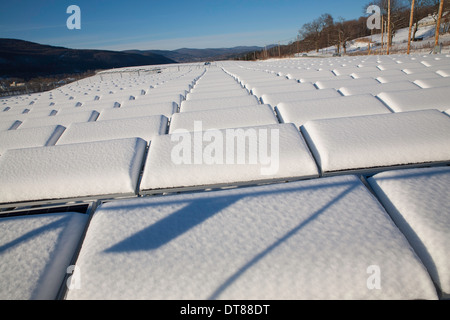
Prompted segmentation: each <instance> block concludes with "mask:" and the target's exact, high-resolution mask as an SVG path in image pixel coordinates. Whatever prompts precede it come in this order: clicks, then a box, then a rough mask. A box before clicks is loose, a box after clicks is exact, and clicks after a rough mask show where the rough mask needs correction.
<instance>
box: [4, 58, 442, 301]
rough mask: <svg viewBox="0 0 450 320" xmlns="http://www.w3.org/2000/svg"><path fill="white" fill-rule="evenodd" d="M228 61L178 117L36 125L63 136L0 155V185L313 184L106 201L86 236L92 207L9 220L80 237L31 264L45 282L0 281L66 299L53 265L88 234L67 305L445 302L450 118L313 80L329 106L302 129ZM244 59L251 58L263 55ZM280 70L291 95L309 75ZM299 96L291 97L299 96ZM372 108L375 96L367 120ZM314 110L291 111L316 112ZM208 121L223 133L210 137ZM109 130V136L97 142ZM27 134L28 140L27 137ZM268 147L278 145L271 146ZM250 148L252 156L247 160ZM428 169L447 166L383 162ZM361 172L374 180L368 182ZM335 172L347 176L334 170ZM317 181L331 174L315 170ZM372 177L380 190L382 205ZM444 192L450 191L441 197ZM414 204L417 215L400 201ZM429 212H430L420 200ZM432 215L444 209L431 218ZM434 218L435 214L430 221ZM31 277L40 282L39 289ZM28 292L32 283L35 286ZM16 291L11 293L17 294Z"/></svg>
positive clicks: (69, 188) (65, 193)
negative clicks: (374, 275) (247, 85)
mask: <svg viewBox="0 0 450 320" xmlns="http://www.w3.org/2000/svg"><path fill="white" fill-rule="evenodd" d="M222 66H223V70H225V71H226V72H224V71H223V70H222V69H219V68H218V69H215V68H210V69H209V70H208V71H207V72H206V73H204V74H203V76H202V77H200V78H198V80H196V81H195V86H194V87H193V88H192V89H191V90H190V91H189V93H188V94H186V100H184V101H181V103H180V106H179V111H180V112H179V113H175V114H174V115H172V116H171V117H169V116H163V115H161V114H160V115H156V116H151V117H146V118H145V117H143V118H142V119H136V117H134V119H128V120H125V119H122V120H121V121H124V122H123V123H122V124H120V123H121V122H120V121H116V120H114V121H113V120H108V121H106V120H105V121H95V122H86V123H71V124H70V125H68V127H67V128H66V129H65V130H64V128H61V127H57V126H55V127H47V128H45V130H47V131H46V132H45V133H44V131H45V130H44V128H39V130H42V133H40V134H42V140H41V141H47V142H48V141H50V142H48V143H47V144H48V145H50V144H56V145H55V146H52V147H51V148H42V147H40V148H26V149H20V150H9V151H6V152H5V153H4V154H2V156H0V170H1V173H2V175H1V176H2V177H3V173H5V177H6V178H7V180H6V181H8V183H6V184H3V183H2V186H1V187H2V188H3V189H2V190H1V192H0V194H1V195H2V196H3V197H4V199H5V198H7V197H9V198H7V200H3V201H6V202H4V204H5V203H7V204H6V206H11V202H13V203H15V204H14V205H17V204H18V203H22V204H23V203H29V204H37V203H39V201H40V200H44V199H45V201H44V202H46V201H48V200H55V201H61V200H63V201H68V200H73V199H77V198H79V197H81V198H90V197H93V198H94V199H109V198H115V197H129V196H132V197H133V196H134V195H136V194H142V195H144V194H148V193H152V194H153V193H161V192H173V191H189V190H193V189H200V190H205V189H207V188H215V187H221V186H226V187H231V186H238V185H243V184H254V185H256V184H261V183H267V182H284V181H289V180H304V181H299V182H290V183H282V184H270V185H267V186H257V187H249V188H236V189H233V190H221V191H212V192H206V193H204V192H201V193H190V192H183V193H182V194H180V195H165V196H163V197H143V198H137V199H127V200H123V201H112V202H109V203H105V204H102V205H101V206H100V207H99V209H98V210H96V211H95V214H94V216H93V220H92V221H90V223H89V228H88V229H87V234H86V237H84V236H83V232H84V230H85V227H86V226H87V217H85V216H83V215H78V214H56V215H46V217H45V218H44V217H42V218H35V219H33V217H16V218H15V219H14V220H13V219H11V220H9V219H5V220H4V221H5V222H4V223H5V224H10V225H11V226H12V227H11V229H10V230H14V228H17V229H18V231H16V234H23V237H22V238H23V239H27V238H32V237H33V235H31V234H29V233H27V232H29V231H27V230H41V229H42V230H44V229H45V230H47V231H46V232H45V233H46V234H49V235H50V234H51V235H53V237H54V239H57V238H59V237H61V236H62V235H64V237H66V239H67V241H64V245H61V244H59V242H58V241H57V240H54V242H51V241H50V243H53V245H54V246H55V248H57V249H55V250H54V251H53V252H54V253H52V254H50V256H48V257H47V259H45V258H44V259H42V260H44V261H51V260H53V257H55V256H58V257H59V258H60V260H59V259H58V263H59V264H58V263H52V264H49V263H48V262H47V264H42V265H41V264H36V265H35V266H34V268H35V269H36V270H35V271H36V272H37V273H38V274H39V271H40V272H41V273H40V277H39V278H40V279H44V280H42V282H38V283H36V281H34V282H33V280H32V279H33V275H30V274H29V273H27V275H28V277H29V278H26V277H24V275H22V276H20V272H19V271H23V270H18V271H17V273H15V271H14V272H13V271H12V270H13V269H14V268H9V269H10V270H9V271H8V272H6V273H5V274H8V275H11V274H13V276H11V277H9V278H8V279H6V280H5V281H2V283H8V284H18V283H20V284H21V285H23V286H24V287H26V286H27V285H28V286H30V287H28V288H24V289H23V291H21V290H20V288H19V289H16V291H15V292H17V293H18V294H19V295H20V293H22V294H23V296H26V295H27V294H29V296H31V297H43V296H44V297H45V296H47V297H48V296H52V294H53V296H54V294H55V292H56V291H57V290H58V289H59V286H60V285H61V283H62V281H63V276H64V274H63V273H61V277H59V278H58V277H54V278H53V279H52V280H51V281H50V280H49V279H48V278H46V277H45V276H42V274H44V275H49V274H54V272H52V273H48V272H47V271H48V270H50V271H53V270H58V269H60V270H63V268H64V265H68V264H69V262H68V261H70V257H72V255H73V253H74V252H76V250H77V249H76V244H77V243H78V240H79V239H80V238H84V242H83V248H82V251H81V253H80V255H79V259H78V261H77V266H78V267H80V268H81V270H82V279H83V281H82V284H81V288H74V290H70V291H69V292H68V294H67V298H68V299H77V298H81V299H86V298H100V299H105V298H127V299H132V298H137V299H140V298H143V297H144V298H149V299H151V298H155V299H167V298H169V299H170V298H175V299H176V298H182V299H184V298H188V299H189V298H191V299H192V298H193V299H198V298H200V299H202V298H229V299H236V298H237V299H239V298H246V297H249V296H251V297H254V298H255V299H260V298H268V299H279V298H286V299H302V298H306V299H310V298H319V299H324V298H336V297H337V298H344V297H346V298H356V299H360V298H374V299H377V298H385V299H390V298H392V299H397V298H401V299H433V298H436V297H437V295H436V289H435V287H434V285H433V282H434V283H435V284H436V287H437V288H438V289H439V290H441V291H443V292H444V296H445V294H448V292H449V290H448V285H447V283H449V282H448V280H447V279H448V272H447V270H449V268H448V259H446V258H445V257H446V253H445V245H444V246H441V245H435V244H434V243H435V242H433V241H432V240H433V238H435V239H436V238H437V240H438V242H442V239H444V241H445V239H446V232H447V231H446V229H445V228H443V229H442V224H441V223H439V221H440V219H442V216H440V215H439V214H440V212H442V210H444V212H448V210H447V211H445V210H446V209H445V205H446V203H447V202H446V200H445V197H446V193H445V190H447V187H448V181H449V179H448V174H449V170H448V167H447V166H439V165H445V164H448V160H449V159H450V156H449V154H448V149H449V148H448V146H449V145H450V141H449V137H450V134H449V127H450V126H449V122H448V121H450V119H449V118H448V116H447V115H446V114H445V113H443V112H440V110H419V111H414V112H402V113H392V112H391V111H390V110H389V109H388V108H386V106H385V105H383V106H381V105H379V104H378V105H376V104H375V102H374V101H375V100H376V98H373V99H369V96H368V95H366V96H359V99H361V100H360V101H359V103H358V101H357V99H356V98H354V97H342V96H341V95H340V94H339V93H338V95H337V96H335V98H327V100H321V99H319V98H320V97H321V96H320V92H323V90H325V89H317V87H313V88H311V87H310V89H311V90H308V91H311V97H312V99H313V100H310V102H308V103H307V104H308V105H309V104H313V103H319V104H322V107H321V108H322V110H323V111H322V112H321V113H320V114H317V115H316V116H311V118H309V119H306V121H304V122H303V121H301V122H299V124H297V123H296V124H295V125H293V124H289V123H286V124H283V123H279V120H285V119H286V118H287V116H288V114H287V113H286V112H284V113H283V111H282V103H278V102H277V103H276V104H273V105H272V104H264V103H262V102H264V101H261V97H262V95H261V97H259V96H255V95H250V94H249V92H248V89H244V88H243V87H242V86H241V84H240V83H243V81H244V80H239V79H237V77H236V75H237V72H236V71H240V72H242V71H243V69H242V68H241V66H239V65H236V64H234V63H229V64H228V63H224V64H223V65H222ZM242 66H249V67H254V65H253V64H250V63H249V64H242ZM246 71H248V73H246V74H245V77H244V76H243V78H242V79H244V78H246V79H247V80H251V78H254V79H253V80H255V79H258V78H259V79H261V78H263V75H262V74H263V72H262V71H260V70H254V69H252V70H246ZM230 75H231V76H230ZM252 76H254V77H252ZM270 76H272V79H273V80H274V81H269V82H270V83H272V85H274V82H280V83H283V85H279V86H278V87H279V90H280V91H282V90H283V88H284V86H286V87H289V90H290V89H291V85H292V84H294V85H301V83H300V84H299V83H296V82H295V81H293V80H292V81H291V80H289V79H286V78H285V77H283V76H281V77H280V76H277V74H271V75H270ZM272 79H271V80H272ZM275 79H276V80H275ZM236 80H239V83H238V82H237V81H236ZM354 80H356V79H354ZM269 82H268V83H269ZM258 85H259V86H260V87H261V84H260V83H258ZM272 85H269V86H267V90H269V88H271V87H272ZM255 88H256V87H255ZM294 88H295V86H294ZM330 89H333V90H335V91H336V92H337V90H336V89H335V88H330ZM286 90H287V89H286ZM419 90H420V91H421V90H425V89H420V88H419ZM252 92H253V91H252ZM261 92H264V90H262V91H261ZM286 92H287V93H285V95H286V97H287V96H289V92H290V91H286ZM313 92H314V94H313ZM255 93H256V92H255ZM372 97H373V96H372ZM350 98H352V99H355V100H354V109H352V108H351V107H350V108H349V110H348V111H347V112H348V113H346V114H343V113H341V114H340V115H341V117H336V116H332V115H333V113H332V112H336V109H338V108H339V106H341V107H344V106H346V103H344V102H343V101H344V100H346V101H350ZM248 99H250V100H248ZM364 99H365V100H364ZM305 101H306V100H305ZM341 101H342V102H341ZM288 102H289V101H288ZM288 102H285V104H287V103H288ZM366 102H367V104H368V105H369V106H368V107H367V109H366V110H365V112H363V113H362V114H361V113H360V111H359V110H361V108H364V106H365V105H366ZM377 102H379V101H377ZM289 103H292V104H295V103H299V104H301V103H304V104H306V102H304V101H290V102H289ZM349 104H350V102H349ZM358 105H359V109H358V110H356V109H357V107H358ZM333 106H334V108H333ZM148 107H149V108H147V109H151V106H150V105H149V106H148ZM381 107H383V108H385V109H382V108H381ZM318 108H320V107H318ZM303 109H304V108H303V107H302V108H300V107H298V108H296V109H295V110H294V111H297V110H298V112H305V111H304V110H303ZM425 109H427V108H425ZM80 110H81V108H80ZM112 110H117V111H119V110H121V111H122V112H123V113H122V115H121V116H119V115H118V118H122V117H125V116H126V113H131V110H132V108H128V109H127V108H125V107H123V108H122V107H121V108H116V109H112ZM127 110H128V112H126V111H127ZM286 110H287V109H286ZM373 110H377V111H373ZM380 110H383V112H381V111H380ZM314 111H316V112H318V111H319V110H314ZM379 111H380V112H379ZM386 111H387V112H386ZM310 112H312V111H310ZM102 113H103V112H101V113H100V115H101V114H102ZM338 113H339V112H338ZM136 114H137V113H136ZM307 115H308V114H307ZM330 115H331V116H330ZM328 118H333V119H328ZM99 120H100V119H99ZM285 122H288V121H286V120H285ZM300 123H301V124H300ZM237 128H241V129H242V131H239V130H237ZM200 129H201V130H200ZM207 129H217V130H212V131H209V132H205V131H204V130H207ZM227 129H232V130H228V131H227ZM299 129H300V130H299ZM20 130H23V131H22V133H25V129H23V128H22V129H20V127H19V128H18V129H17V130H9V131H5V132H8V134H12V132H19V131H20ZM27 130H28V129H27ZM39 130H38V128H30V129H29V131H27V132H29V133H28V137H29V138H28V139H30V140H31V139H33V137H36V138H37V136H39V134H38V132H40V131H39ZM52 130H53V131H52ZM133 130H135V131H133ZM166 132H167V133H169V134H165V133H166ZM227 134H229V137H231V138H232V139H234V138H235V137H236V136H238V137H245V138H246V139H247V142H246V143H244V144H239V139H238V138H236V139H235V140H234V142H235V143H234V145H233V146H232V147H230V144H229V143H228V144H227V141H228V142H229V141H231V140H227ZM141 135H145V138H144V137H141ZM102 137H103V138H104V139H106V140H104V141H94V140H103V138H102ZM136 137H141V138H136ZM22 138H23V136H21V135H18V136H16V138H15V139H17V140H16V141H19V140H20V139H22ZM112 138H114V140H111V139H112ZM116 138H119V139H116ZM221 138H223V139H222V140H221ZM10 139H12V138H10ZM24 140H27V139H24ZM64 140H65V142H64ZM241 141H243V140H241ZM17 143H18V142H17ZM148 144H149V149H148V154H147V148H148ZM239 146H241V148H240V149H239ZM242 146H244V147H243V148H242ZM252 146H253V147H255V146H256V147H257V148H256V150H257V151H258V152H257V153H256V155H257V156H256V158H253V160H256V161H254V162H256V163H254V164H250V163H249V162H250V161H251V159H252V158H251V155H252V154H253V155H254V153H252V152H251V150H253V151H254V150H255V149H252ZM262 146H265V147H266V149H265V150H264V151H265V152H259V151H260V149H259V148H260V147H262ZM227 147H228V148H229V149H227ZM227 150H228V151H230V152H231V150H232V154H233V156H234V157H233V158H232V159H227V157H226V155H227V154H229V153H227V152H226V151H227ZM239 150H240V151H239ZM243 150H244V154H245V156H246V157H245V158H244V159H241V160H243V163H246V164H245V165H244V164H241V163H240V162H239V157H238V155H239V152H242V151H243ZM174 151H176V152H174ZM221 151H224V152H222V154H221ZM221 156H222V157H221ZM5 159H6V160H5ZM263 159H264V160H265V161H262V160H263ZM227 160H228V161H229V162H228V165H225V164H226V163H227ZM177 161H178V162H177ZM277 161H278V162H277ZM429 165H432V166H437V167H435V168H423V169H419V168H414V169H411V171H408V170H389V171H386V170H387V169H394V168H401V169H403V168H409V167H411V166H413V167H419V166H429ZM272 169H277V170H274V171H273V170H272ZM22 170H23V171H22ZM384 171H386V172H384ZM263 173H265V174H263ZM353 174H358V175H359V174H364V175H366V176H368V177H370V176H372V175H374V176H373V177H371V178H368V179H367V180H366V179H363V182H364V183H363V182H361V181H360V179H359V178H358V177H355V176H353ZM328 175H339V176H338V177H324V176H328ZM318 177H321V179H310V178H318ZM305 179H306V180H305ZM425 182H426V183H425ZM368 185H370V187H371V188H372V189H373V192H376V193H377V198H378V199H377V200H375V199H374V198H373V196H372V195H371V194H370V192H369V190H368V188H367V186H368ZM430 186H432V187H430ZM10 188H12V189H10ZM377 188H379V189H377ZM399 190H402V192H401V196H399ZM427 194H433V197H428V196H427ZM24 195H26V196H25V197H24ZM436 196H437V198H438V199H441V201H439V202H437V203H436V202H435V201H428V199H430V198H432V199H436ZM50 198H52V199H50ZM30 199H39V200H37V201H34V200H33V201H31V202H29V201H30ZM380 199H383V205H384V206H385V207H386V208H389V209H390V210H389V213H390V215H391V217H392V216H395V210H394V209H393V208H395V209H396V210H398V211H399V212H400V216H399V218H398V219H399V220H398V221H396V223H397V225H402V219H406V221H407V222H406V223H403V224H404V226H403V227H402V229H401V232H400V231H399V230H398V229H397V227H396V226H394V225H393V223H392V221H391V218H390V217H389V216H388V215H387V214H386V212H385V211H384V210H383V209H382V208H381V206H380V204H379V202H378V201H381V200H380ZM422 200H426V201H422ZM3 201H2V202H3ZM396 201H400V203H399V204H398V203H396ZM405 203H407V204H410V206H411V207H413V210H411V208H410V207H406V208H405V209H403V208H402V205H404V204H405ZM389 204H390V207H389ZM420 206H425V208H427V209H428V210H420V209H417V208H420ZM433 207H434V208H433ZM429 208H433V209H432V210H430V209H429ZM149 212H151V213H152V214H149ZM424 212H433V214H435V216H433V217H431V218H430V217H429V216H428V217H423V213H424ZM362 213H364V214H363V215H362ZM408 214H409V216H408ZM421 219H428V220H427V221H428V224H427V225H426V226H427V227H426V228H423V223H421ZM53 226H54V227H53ZM143 226H148V227H143ZM408 228H412V229H413V230H414V231H413V232H411V231H409V229H408ZM49 230H52V231H49ZM436 230H439V232H437V231H436ZM35 233H36V232H35ZM402 233H403V234H407V235H408V240H409V241H410V243H412V244H413V245H414V250H415V251H416V252H420V245H421V243H426V248H427V250H426V251H427V252H425V253H422V254H421V255H420V259H421V260H419V259H417V257H416V256H415V254H414V253H413V251H412V250H411V247H410V245H409V244H408V243H407V242H406V241H405V239H404V237H403V234H402ZM10 236H11V238H12V239H11V240H10V241H5V242H4V243H6V244H3V247H4V248H6V249H7V251H6V252H7V254H8V259H11V260H14V256H18V255H22V256H23V255H24V254H25V253H24V252H23V251H20V250H23V249H24V248H23V246H20V247H17V249H18V250H17V251H15V250H14V249H16V246H17V243H21V242H20V241H18V240H14V236H13V235H12V234H10ZM45 241H47V240H44V242H45ZM430 241H431V242H430ZM430 243H431V244H430ZM36 246H39V242H38V243H36ZM442 248H444V249H442ZM27 250H30V251H32V250H35V251H36V252H42V250H39V249H38V248H29V247H28V248H27ZM442 250H444V252H443V251H442ZM426 254H428V256H427V255H426ZM31 255H32V253H30V256H31ZM61 257H65V258H66V261H65V262H64V261H62V260H64V259H62V258H61ZM4 261H6V260H4ZM422 263H424V264H426V266H427V270H425V269H424V268H423V266H422ZM17 264H18V265H20V263H17ZM7 265H8V264H5V266H7ZM50 265H51V268H50ZM377 266H378V267H380V268H381V270H382V278H381V279H382V283H381V285H382V288H383V289H382V290H378V289H377V283H376V282H375V283H372V284H370V283H368V282H367V280H368V277H369V276H370V275H369V274H368V272H369V271H370V270H369V267H375V268H376V267H377ZM40 267H41V269H39V268H40ZM52 268H54V269H52ZM24 269H26V271H27V272H28V271H29V270H28V269H27V268H26V267H25V268H24ZM105 270H108V272H105ZM143 270H145V272H143ZM250 270H251V272H249V271H250ZM299 270H301V272H299ZM405 270H407V271H405ZM429 270H432V271H431V272H430V271H429ZM22 273H23V272H22ZM0 274H1V273H0ZM429 274H431V275H432V280H430V275H429ZM14 277H17V278H14ZM28 279H31V281H30V282H29V284H26V280H28ZM32 284H34V285H35V287H31V285H32ZM137 284H138V285H137ZM275 284H276V285H275ZM63 285H64V284H63ZM369 287H370V288H369ZM5 288H6V287H5ZM30 288H31V289H33V290H32V291H33V292H31V293H30V292H28V293H24V292H25V291H26V290H31V289H30ZM373 289H375V290H373ZM4 292H6V293H7V294H9V293H11V292H14V290H9V288H6V289H4ZM441 294H442V293H441Z"/></svg>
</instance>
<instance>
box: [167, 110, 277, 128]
mask: <svg viewBox="0 0 450 320" xmlns="http://www.w3.org/2000/svg"><path fill="white" fill-rule="evenodd" d="M277 123H278V120H277V118H276V116H275V114H274V112H273V110H272V108H271V107H270V106H269V105H256V106H248V107H237V108H225V109H214V110H203V111H192V112H181V113H176V114H174V115H173V116H172V119H171V122H170V128H169V133H174V132H176V131H177V130H178V131H179V130H187V131H194V130H196V127H197V128H199V129H200V130H209V129H226V128H237V127H250V126H260V125H269V124H277Z"/></svg>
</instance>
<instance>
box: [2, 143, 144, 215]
mask: <svg viewBox="0 0 450 320" xmlns="http://www.w3.org/2000/svg"><path fill="white" fill-rule="evenodd" d="M146 146H147V144H146V142H145V141H144V140H142V139H139V138H131V139H119V140H108V141H100V142H90V143H78V144H68V145H60V146H58V145H57V146H52V147H45V148H42V147H41V148H27V149H14V150H12V149H11V150H8V151H7V152H5V153H4V154H3V155H2V156H1V157H0V176H1V177H2V178H1V180H2V183H1V184H0V205H1V206H3V207H6V206H11V205H12V204H15V203H26V202H31V201H38V202H39V201H61V200H63V199H71V198H81V197H87V198H90V197H100V198H104V197H110V196H117V195H119V196H120V195H134V194H135V191H136V186H137V181H138V177H139V173H140V170H141V163H142V160H143V157H144V152H145V149H146Z"/></svg>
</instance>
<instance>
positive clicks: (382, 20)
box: [381, 16, 384, 53]
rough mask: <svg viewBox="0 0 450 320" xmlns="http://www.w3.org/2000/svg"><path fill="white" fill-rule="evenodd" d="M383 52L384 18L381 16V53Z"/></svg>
mask: <svg viewBox="0 0 450 320" xmlns="http://www.w3.org/2000/svg"><path fill="white" fill-rule="evenodd" d="M383 51H384V16H381V53H383Z"/></svg>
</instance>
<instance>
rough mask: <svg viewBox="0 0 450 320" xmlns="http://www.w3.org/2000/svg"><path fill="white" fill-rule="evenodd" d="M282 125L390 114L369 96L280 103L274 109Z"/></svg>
mask: <svg viewBox="0 0 450 320" xmlns="http://www.w3.org/2000/svg"><path fill="white" fill-rule="evenodd" d="M276 111H277V113H278V116H279V117H280V118H281V119H282V120H283V122H284V123H289V122H292V123H295V125H296V126H297V127H300V126H301V125H303V124H305V123H306V122H308V121H310V120H318V119H328V118H341V117H353V116H362V115H371V114H381V113H391V111H389V109H388V108H386V107H385V106H384V104H383V103H382V102H381V101H379V100H378V99H377V98H375V97H374V96H372V95H369V94H363V95H358V96H344V97H337V98H328V99H317V100H307V101H296V102H281V103H280V104H278V106H277V107H276Z"/></svg>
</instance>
